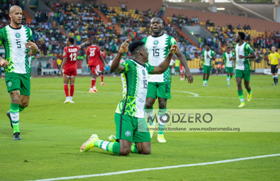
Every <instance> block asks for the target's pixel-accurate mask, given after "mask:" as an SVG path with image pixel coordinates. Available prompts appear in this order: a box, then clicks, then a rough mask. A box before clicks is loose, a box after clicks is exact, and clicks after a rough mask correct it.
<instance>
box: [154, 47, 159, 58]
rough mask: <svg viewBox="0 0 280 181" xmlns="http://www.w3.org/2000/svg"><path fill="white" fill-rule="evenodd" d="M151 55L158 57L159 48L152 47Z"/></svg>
mask: <svg viewBox="0 0 280 181" xmlns="http://www.w3.org/2000/svg"><path fill="white" fill-rule="evenodd" d="M153 56H154V57H158V56H159V49H158V48H157V49H153Z"/></svg>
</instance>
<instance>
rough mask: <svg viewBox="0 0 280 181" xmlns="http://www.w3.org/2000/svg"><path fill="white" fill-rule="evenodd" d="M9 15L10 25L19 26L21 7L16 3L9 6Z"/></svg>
mask: <svg viewBox="0 0 280 181" xmlns="http://www.w3.org/2000/svg"><path fill="white" fill-rule="evenodd" d="M9 17H10V18H11V27H13V28H20V26H21V22H22V9H21V7H19V6H17V5H13V6H11V8H10V10H9Z"/></svg>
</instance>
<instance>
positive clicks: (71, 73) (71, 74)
mask: <svg viewBox="0 0 280 181" xmlns="http://www.w3.org/2000/svg"><path fill="white" fill-rule="evenodd" d="M63 73H64V74H65V75H66V76H67V77H69V78H71V77H75V76H76V75H77V69H67V68H66V69H63Z"/></svg>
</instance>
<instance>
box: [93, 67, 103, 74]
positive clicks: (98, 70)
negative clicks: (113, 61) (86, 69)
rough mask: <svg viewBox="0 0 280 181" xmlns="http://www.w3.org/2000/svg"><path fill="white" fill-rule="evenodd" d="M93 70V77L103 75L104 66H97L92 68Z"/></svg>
mask: <svg viewBox="0 0 280 181" xmlns="http://www.w3.org/2000/svg"><path fill="white" fill-rule="evenodd" d="M90 69H91V73H92V74H93V75H98V74H99V73H101V72H102V71H103V70H102V69H103V66H100V65H96V66H90Z"/></svg>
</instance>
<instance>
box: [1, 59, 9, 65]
mask: <svg viewBox="0 0 280 181" xmlns="http://www.w3.org/2000/svg"><path fill="white" fill-rule="evenodd" d="M8 65H9V62H8V61H7V60H5V59H1V60H0V66H1V67H7V66H8Z"/></svg>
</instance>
